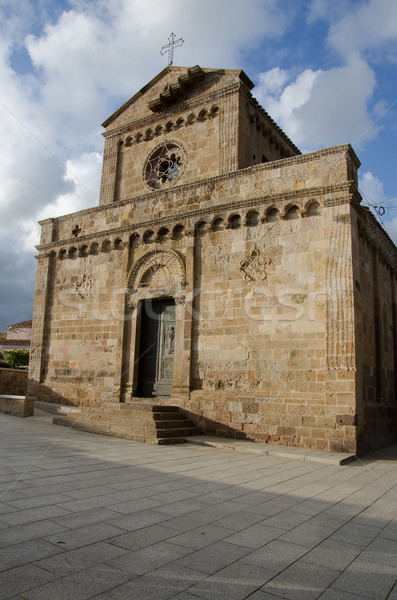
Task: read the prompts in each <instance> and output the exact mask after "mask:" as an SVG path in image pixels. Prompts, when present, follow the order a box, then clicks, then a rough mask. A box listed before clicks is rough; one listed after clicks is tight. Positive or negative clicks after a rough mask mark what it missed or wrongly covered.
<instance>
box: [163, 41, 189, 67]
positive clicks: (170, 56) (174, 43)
mask: <svg viewBox="0 0 397 600" xmlns="http://www.w3.org/2000/svg"><path fill="white" fill-rule="evenodd" d="M184 41H185V40H184V39H183V38H179V40H177V39H176V35H175V34H174V33H171V35H170V37H169V38H168V44H166V45H165V46H163V47H162V48H161V50H160V54H161V56H163V54H165V53H166V52H168V66H169V67H170V66H171V65H172V63H173V62H174V48H176V47H177V46H182V44H183V42H184Z"/></svg>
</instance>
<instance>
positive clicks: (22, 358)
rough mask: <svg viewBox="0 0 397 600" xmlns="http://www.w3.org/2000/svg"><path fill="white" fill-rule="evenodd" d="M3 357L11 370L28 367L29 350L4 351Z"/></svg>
mask: <svg viewBox="0 0 397 600" xmlns="http://www.w3.org/2000/svg"><path fill="white" fill-rule="evenodd" d="M3 355H4V358H5V360H6V361H7V365H8V366H9V367H10V368H11V369H18V367H26V366H27V365H28V364H29V350H4V352H3Z"/></svg>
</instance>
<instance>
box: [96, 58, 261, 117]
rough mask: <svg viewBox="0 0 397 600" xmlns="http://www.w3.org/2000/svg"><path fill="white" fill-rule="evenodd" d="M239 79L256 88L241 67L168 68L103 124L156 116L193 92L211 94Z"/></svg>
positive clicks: (248, 86) (249, 87) (190, 95)
mask: <svg viewBox="0 0 397 600" xmlns="http://www.w3.org/2000/svg"><path fill="white" fill-rule="evenodd" d="M238 80H240V81H242V82H243V83H244V84H245V85H246V86H247V88H248V89H249V90H251V89H252V88H253V87H254V84H253V83H252V81H251V80H250V79H249V77H247V75H246V74H245V73H244V71H241V70H240V69H226V70H225V69H202V68H201V67H199V66H198V65H196V66H194V67H190V68H186V67H166V68H165V69H163V70H162V71H161V72H160V73H159V74H158V75H156V77H154V78H153V79H152V80H151V81H149V83H147V84H146V85H145V86H144V87H143V88H142V89H141V90H139V92H137V93H136V94H135V95H134V96H132V97H131V98H130V99H129V100H127V102H125V103H124V104H123V105H122V106H121V107H120V108H119V109H118V110H116V112H114V113H113V114H112V115H111V116H110V117H108V118H107V119H106V121H104V122H103V123H102V126H103V127H105V128H107V129H108V128H110V129H114V128H115V127H116V128H117V127H119V126H121V125H125V124H126V123H128V122H131V121H135V120H139V119H142V118H145V117H149V116H153V115H155V114H156V113H161V112H163V111H167V110H168V109H170V108H171V107H172V106H173V105H176V104H178V103H179V102H183V101H184V100H187V99H189V98H191V97H192V95H196V94H197V95H200V93H202V92H203V91H206V92H207V93H208V91H209V88H222V87H224V86H225V85H228V84H230V83H232V82H233V81H234V82H237V81H238Z"/></svg>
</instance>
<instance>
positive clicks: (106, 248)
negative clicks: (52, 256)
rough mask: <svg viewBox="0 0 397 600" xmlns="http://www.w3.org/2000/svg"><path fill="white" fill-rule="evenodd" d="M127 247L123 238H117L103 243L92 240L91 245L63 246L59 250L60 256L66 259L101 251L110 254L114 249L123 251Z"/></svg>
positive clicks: (95, 254)
mask: <svg viewBox="0 0 397 600" xmlns="http://www.w3.org/2000/svg"><path fill="white" fill-rule="evenodd" d="M124 248H125V242H123V240H122V239H120V238H116V239H115V240H113V241H111V240H104V241H103V242H102V243H101V244H100V243H99V242H92V243H91V244H90V245H88V244H82V245H81V246H71V247H70V248H68V249H66V248H61V249H60V250H59V252H58V258H60V259H61V260H64V259H66V258H72V259H74V258H78V257H83V258H85V257H86V256H89V255H91V256H97V255H98V254H100V253H105V254H108V253H109V252H111V251H112V250H118V251H122V250H124Z"/></svg>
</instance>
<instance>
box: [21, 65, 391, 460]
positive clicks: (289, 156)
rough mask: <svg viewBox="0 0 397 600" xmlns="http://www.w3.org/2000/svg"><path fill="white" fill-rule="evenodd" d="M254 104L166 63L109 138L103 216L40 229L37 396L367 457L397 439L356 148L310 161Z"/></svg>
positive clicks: (161, 433)
mask: <svg viewBox="0 0 397 600" xmlns="http://www.w3.org/2000/svg"><path fill="white" fill-rule="evenodd" d="M252 88H253V84H252V82H251V81H250V79H249V78H248V77H247V75H246V74H245V73H244V72H243V71H240V70H223V69H204V68H200V67H199V66H195V67H192V68H182V67H173V66H171V67H167V68H165V69H164V70H163V71H161V73H159V74H158V75H157V76H156V77H155V78H154V79H152V81H150V82H149V83H148V84H147V85H146V86H145V87H144V88H142V89H141V90H140V91H139V92H138V93H137V94H135V95H134V96H133V97H132V98H131V99H130V100H128V101H127V102H126V103H125V104H124V105H123V106H122V107H121V108H119V109H118V110H117V111H116V112H115V113H114V114H113V115H111V116H110V117H109V118H108V119H107V120H106V121H105V122H104V123H103V126H104V128H105V132H104V138H105V148H104V156H103V171H102V182H101V191H100V198H99V205H98V206H96V207H94V208H89V209H86V210H82V211H80V212H77V213H74V214H69V215H65V216H62V217H59V218H54V219H46V220H45V221H42V222H41V241H40V246H38V251H39V254H38V256H37V259H38V266H37V282H36V296H35V306H34V319H33V334H32V341H31V364H30V377H29V396H30V397H34V398H35V399H39V400H42V401H43V400H44V401H48V402H57V403H63V404H68V405H75V406H79V407H82V411H81V413H80V416H79V418H78V420H77V422H76V425H78V426H80V427H81V428H83V429H84V428H85V429H88V430H93V431H98V432H103V433H108V434H111V435H120V436H124V437H127V438H132V439H138V440H139V439H142V440H146V441H157V442H158V443H165V442H167V441H181V440H183V439H184V436H186V435H187V434H189V432H192V431H194V432H198V431H204V432H207V433H217V434H219V435H226V436H227V435H229V436H234V437H240V438H246V439H251V440H254V441H262V442H269V443H280V444H287V445H294V446H303V447H310V448H314V449H326V450H337V451H348V452H358V453H363V452H366V451H368V450H371V449H374V448H377V447H379V446H381V445H385V444H387V443H391V442H392V441H393V439H394V441H395V440H396V428H397V402H396V374H397V317H396V264H397V263H396V258H397V253H396V248H395V246H394V244H393V243H392V242H391V240H390V239H389V238H388V236H387V235H386V233H385V232H384V231H383V229H382V228H381V227H380V226H379V224H378V223H377V221H376V220H375V219H374V217H373V216H372V214H371V213H370V212H369V211H368V210H367V209H366V208H365V207H363V206H362V205H361V197H360V194H359V192H358V188H357V170H358V168H359V166H360V163H359V160H358V158H357V156H356V154H355V153H354V150H353V149H352V147H351V146H350V145H349V144H346V145H341V146H336V147H332V148H327V149H324V150H320V151H316V152H312V153H309V154H301V152H300V151H299V149H298V148H297V147H296V146H295V145H294V143H293V142H292V141H291V140H290V139H289V138H288V137H287V136H286V135H285V133H283V131H282V130H281V129H280V128H279V127H278V126H277V124H276V123H275V122H274V121H273V120H272V119H271V117H270V116H269V115H268V114H267V113H266V111H265V110H264V109H263V108H262V107H261V106H260V105H259V104H258V102H257V101H256V100H255V98H254V97H253V96H252V95H251V89H252ZM66 421H67V420H66ZM197 428H198V429H197Z"/></svg>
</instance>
